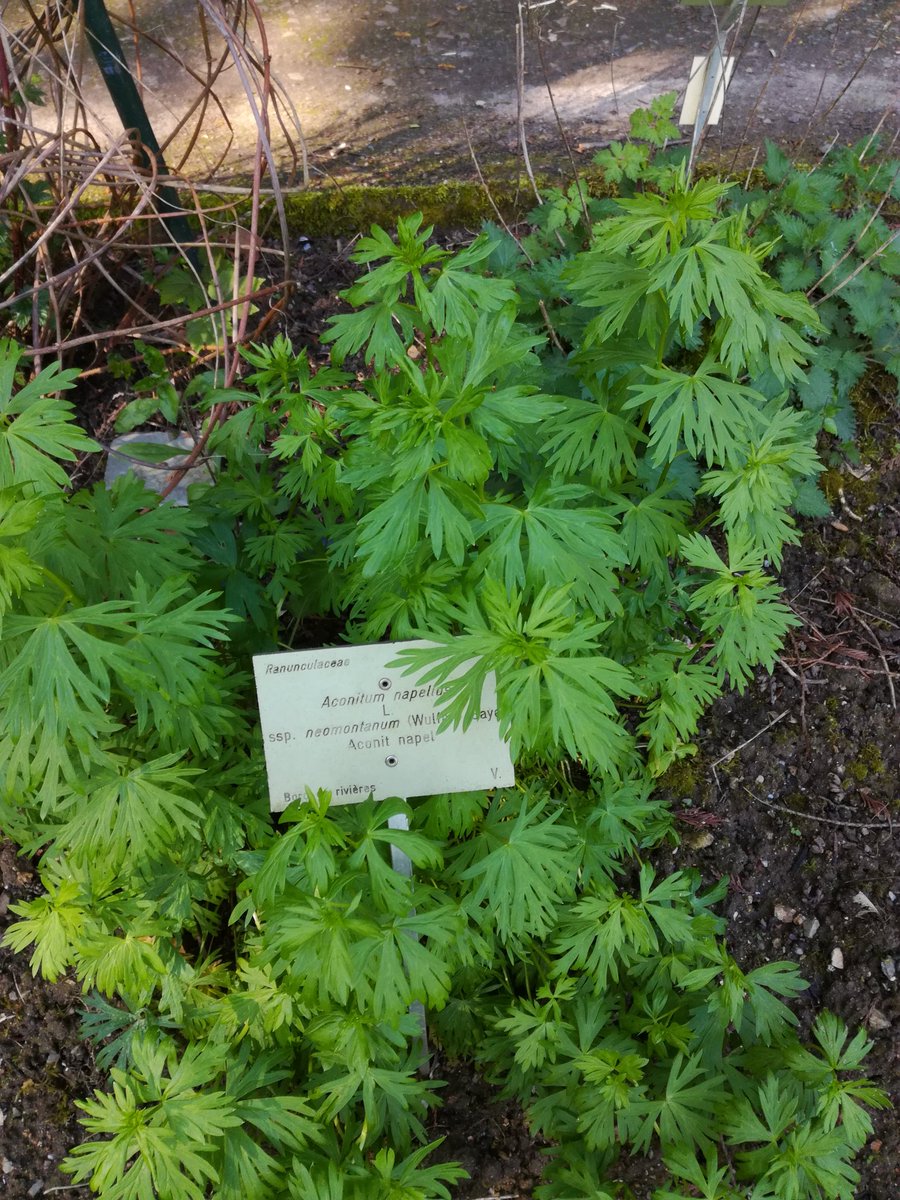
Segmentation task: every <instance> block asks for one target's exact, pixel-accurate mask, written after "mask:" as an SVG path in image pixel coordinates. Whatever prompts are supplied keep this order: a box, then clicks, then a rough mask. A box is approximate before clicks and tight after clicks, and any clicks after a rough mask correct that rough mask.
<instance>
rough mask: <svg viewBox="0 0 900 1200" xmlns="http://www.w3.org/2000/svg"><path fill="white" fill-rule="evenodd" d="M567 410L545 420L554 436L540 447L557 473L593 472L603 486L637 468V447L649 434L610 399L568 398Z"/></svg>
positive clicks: (571, 475)
mask: <svg viewBox="0 0 900 1200" xmlns="http://www.w3.org/2000/svg"><path fill="white" fill-rule="evenodd" d="M564 403H565V408H564V410H563V411H562V412H561V413H559V414H557V415H556V416H555V417H554V418H553V419H552V420H550V421H548V422H546V423H545V428H547V429H549V430H552V431H554V432H552V433H551V436H550V437H549V438H548V439H547V440H546V441H545V442H544V445H543V446H542V447H541V453H542V454H548V455H549V460H548V465H549V467H550V468H551V470H552V471H553V472H554V474H558V475H560V476H562V477H563V478H571V477H573V476H576V475H578V474H579V473H580V472H581V471H584V470H587V471H589V472H590V477H591V481H592V482H593V483H594V484H596V485H597V486H598V487H600V488H606V487H609V486H615V485H616V484H618V483H619V482H620V481H621V479H622V476H623V475H624V474H626V473H628V474H634V473H635V472H636V471H637V456H636V453H635V451H636V449H637V447H638V446H639V445H641V444H642V443H644V442H646V441H647V437H646V435H645V434H644V433H642V432H641V430H640V429H639V428H638V427H637V426H636V425H635V423H634V422H633V421H630V420H628V419H627V418H626V417H624V416H623V415H622V414H621V413H620V412H618V411H616V409H615V408H614V407H611V406H610V401H609V400H608V399H602V398H600V397H597V398H596V399H582V400H576V399H574V398H571V399H569V398H567V399H566V400H565V402H564Z"/></svg>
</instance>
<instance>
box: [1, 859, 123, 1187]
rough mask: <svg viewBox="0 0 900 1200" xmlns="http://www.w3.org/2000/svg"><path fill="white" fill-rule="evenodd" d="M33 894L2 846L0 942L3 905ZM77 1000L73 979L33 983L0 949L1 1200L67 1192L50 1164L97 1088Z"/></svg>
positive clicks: (9, 917) (24, 865)
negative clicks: (81, 1102) (79, 1103)
mask: <svg viewBox="0 0 900 1200" xmlns="http://www.w3.org/2000/svg"><path fill="white" fill-rule="evenodd" d="M39 892H40V886H39V884H38V882H37V876H36V874H35V872H34V870H33V868H32V866H31V864H30V863H28V862H27V861H26V860H25V859H22V858H17V857H16V853H15V850H14V849H13V847H12V846H11V845H10V844H9V843H5V844H3V845H0V934H2V933H3V932H4V931H5V930H6V928H7V926H8V925H9V924H10V923H11V922H12V921H14V920H15V919H16V917H15V914H14V913H11V912H9V905H10V904H14V903H15V902H16V901H17V900H28V899H31V898H32V897H33V896H35V895H37V894H38V893H39ZM80 1014H81V992H80V989H79V988H78V985H77V984H76V982H75V981H74V980H73V979H69V978H64V979H62V980H60V981H59V983H56V984H48V983H43V982H41V981H40V980H35V979H34V978H33V977H32V975H31V972H30V971H29V969H28V960H27V959H26V958H25V957H24V956H23V955H18V956H17V955H14V954H13V953H12V951H11V950H9V949H6V948H4V947H0V1192H2V1194H3V1196H4V1200H6V1198H7V1197H8V1200H23V1198H26V1197H34V1196H38V1195H42V1194H43V1192H44V1191H45V1190H46V1189H47V1188H52V1187H63V1186H65V1185H66V1184H69V1185H71V1181H70V1180H69V1178H68V1176H65V1175H61V1174H60V1173H59V1170H58V1164H59V1162H60V1160H61V1159H62V1158H64V1157H65V1155H66V1153H67V1152H68V1151H69V1150H70V1149H71V1148H72V1146H74V1145H75V1144H76V1143H77V1142H79V1141H81V1140H82V1138H83V1130H81V1128H80V1127H79V1125H78V1121H77V1113H76V1109H75V1101H76V1100H78V1099H81V1098H82V1097H84V1096H85V1095H86V1094H88V1093H89V1092H90V1091H91V1089H92V1088H94V1087H101V1086H102V1085H103V1082H104V1080H103V1076H102V1075H101V1074H100V1072H98V1071H97V1070H96V1069H95V1067H94V1059H93V1054H92V1052H91V1050H90V1048H89V1047H88V1046H85V1045H84V1044H83V1043H82V1042H81V1040H80V1039H79V1036H78V1025H79V1019H80Z"/></svg>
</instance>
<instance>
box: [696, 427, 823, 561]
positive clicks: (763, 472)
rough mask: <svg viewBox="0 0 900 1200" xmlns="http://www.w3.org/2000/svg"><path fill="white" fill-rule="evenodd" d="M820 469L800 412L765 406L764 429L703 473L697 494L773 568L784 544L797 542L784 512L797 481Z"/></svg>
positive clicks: (794, 531) (812, 475)
mask: <svg viewBox="0 0 900 1200" xmlns="http://www.w3.org/2000/svg"><path fill="white" fill-rule="evenodd" d="M820 470H821V463H820V462H819V458H818V456H817V454H816V451H815V445H814V443H813V439H812V436H811V429H810V426H809V422H808V420H807V419H806V418H805V417H804V414H802V413H799V412H797V411H796V410H795V409H791V408H786V407H780V408H776V409H775V410H774V411H772V409H771V407H770V409H769V411H768V412H767V414H766V424H765V429H764V431H762V430H761V432H760V434H757V435H756V436H755V437H754V438H753V439H752V440H751V441H748V442H745V444H744V446H742V447H741V449H740V450H738V451H737V452H736V453H734V454H733V456H732V458H731V461H730V462H729V463H728V465H727V466H725V467H722V468H717V469H714V470H712V471H708V472H707V473H706V475H704V477H703V482H702V483H701V484H700V487H699V488H698V489H697V490H698V493H699V494H700V495H707V496H709V495H712V496H715V497H717V499H718V500H719V505H720V509H719V511H720V518H721V522H722V524H723V525H724V526H725V528H726V529H727V530H728V532H729V533H731V534H736V533H740V534H741V535H742V536H744V537H746V538H747V539H748V541H749V542H750V543H751V544H753V545H754V546H756V547H757V548H758V549H759V550H760V552H761V553H762V554H763V555H765V556H766V557H768V558H769V559H771V560H772V562H773V563H774V565H775V566H776V567H778V566H780V565H781V549H782V546H783V545H784V544H785V542H791V543H796V542H798V541H799V540H800V535H799V533H798V532H797V531H796V530H795V529H794V521H793V519H792V518H791V516H790V514H789V513H788V511H787V509H788V507H789V506H790V505H791V503H792V502H793V501H794V499H795V498H796V495H797V490H798V486H799V484H800V481H801V480H804V479H808V478H810V477H814V476H815V475H817V474H818V472H819V471H820Z"/></svg>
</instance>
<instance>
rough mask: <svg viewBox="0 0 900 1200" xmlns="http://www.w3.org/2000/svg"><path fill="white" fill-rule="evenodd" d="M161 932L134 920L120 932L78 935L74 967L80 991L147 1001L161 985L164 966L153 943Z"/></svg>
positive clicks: (138, 1003)
mask: <svg viewBox="0 0 900 1200" xmlns="http://www.w3.org/2000/svg"><path fill="white" fill-rule="evenodd" d="M163 933H164V931H163V930H161V929H159V928H156V927H154V926H153V925H152V924H150V923H147V924H146V925H141V924H140V923H136V924H134V925H131V926H130V927H129V929H128V930H127V931H126V932H124V933H122V934H121V935H119V934H115V933H103V932H101V931H96V932H92V933H90V934H88V935H86V936H84V937H82V938H81V939H80V941H79V943H78V947H77V950H76V954H75V969H76V972H77V974H78V978H79V979H80V980H81V982H82V984H83V985H84V990H85V991H89V990H90V989H91V988H96V989H97V991H98V992H100V993H102V994H103V995H104V996H116V995H118V996H119V997H128V998H129V999H130V1000H133V1002H135V1003H136V1004H137V1005H138V1006H140V1005H144V1004H147V1003H149V1001H150V999H151V997H152V996H153V993H154V992H155V991H156V990H157V989H158V988H163V987H165V977H166V966H165V963H164V962H163V960H162V958H161V957H160V954H159V951H158V950H157V949H156V945H155V942H156V939H157V937H159V936H160V935H161V934H163Z"/></svg>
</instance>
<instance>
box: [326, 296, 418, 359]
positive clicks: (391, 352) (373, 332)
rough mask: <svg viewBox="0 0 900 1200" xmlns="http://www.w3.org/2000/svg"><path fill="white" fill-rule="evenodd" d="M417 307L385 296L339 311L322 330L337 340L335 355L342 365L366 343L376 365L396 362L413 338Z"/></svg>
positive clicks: (335, 342) (331, 338)
mask: <svg viewBox="0 0 900 1200" xmlns="http://www.w3.org/2000/svg"><path fill="white" fill-rule="evenodd" d="M414 317H415V309H414V308H412V306H411V305H409V304H401V303H399V302H398V301H396V300H391V299H382V300H380V301H378V302H375V303H373V304H370V305H369V306H368V307H367V308H364V309H361V310H360V311H358V312H353V313H339V314H338V315H337V316H336V317H332V318H331V320H330V325H329V328H328V329H326V330H325V332H324V333H322V334H321V335H320V336H321V340H322V341H323V342H333V343H334V345H333V347H332V351H331V353H332V357H333V359H334V361H335V363H337V364H338V366H340V365H341V364H342V363H343V362H344V361H345V360H346V359H347V358H349V357H350V356H351V355H352V354H356V353H357V352H358V351H360V350H362V348H363V347H364V346H365V347H366V361H367V362H370V363H372V365H373V366H374V367H376V368H381V367H385V366H387V365H388V364H393V363H395V362H397V361H399V360H400V359H402V358H403V357H404V356H405V355H406V348H407V346H408V345H409V344H410V343H411V341H412V336H413V329H414Z"/></svg>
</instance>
